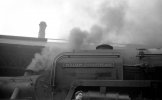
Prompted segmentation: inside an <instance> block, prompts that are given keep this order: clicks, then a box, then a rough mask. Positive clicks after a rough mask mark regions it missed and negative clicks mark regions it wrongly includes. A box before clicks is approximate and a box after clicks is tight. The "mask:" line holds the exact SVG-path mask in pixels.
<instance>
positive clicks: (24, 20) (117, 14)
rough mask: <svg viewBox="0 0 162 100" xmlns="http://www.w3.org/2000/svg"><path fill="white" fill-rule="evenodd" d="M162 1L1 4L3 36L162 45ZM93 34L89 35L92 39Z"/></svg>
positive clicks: (19, 0)
mask: <svg viewBox="0 0 162 100" xmlns="http://www.w3.org/2000/svg"><path fill="white" fill-rule="evenodd" d="M161 9H162V1H161V0H0V13H1V15H0V34H1V35H15V36H27V37H37V36H38V30H39V26H38V25H39V23H40V22H41V21H45V22H46V23H47V29H46V38H53V39H57V38H61V39H66V38H67V37H68V36H69V34H70V32H71V30H73V29H76V28H77V29H78V30H79V32H80V33H86V34H88V38H89V41H93V40H97V39H100V42H101V43H107V42H115V43H139V44H151V45H159V46H162V45H160V44H161V42H162V39H161V37H162V10H161ZM89 34H90V35H89Z"/></svg>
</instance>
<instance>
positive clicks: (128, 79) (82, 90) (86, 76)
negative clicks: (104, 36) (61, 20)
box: [0, 45, 162, 100]
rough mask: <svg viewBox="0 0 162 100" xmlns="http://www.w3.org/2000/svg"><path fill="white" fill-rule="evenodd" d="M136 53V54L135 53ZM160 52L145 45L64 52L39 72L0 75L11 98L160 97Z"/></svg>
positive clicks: (0, 85) (1, 87)
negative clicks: (127, 48)
mask: <svg viewBox="0 0 162 100" xmlns="http://www.w3.org/2000/svg"><path fill="white" fill-rule="evenodd" d="M136 54H137V55H136ZM161 60H162V56H161V54H154V53H147V51H146V50H145V49H139V50H134V51H130V52H129V53H128V52H126V51H124V50H113V47H111V46H109V45H102V46H98V47H97V50H82V51H75V52H64V53H61V54H59V55H58V56H57V57H55V59H54V61H53V66H52V69H51V70H50V71H46V72H45V73H43V74H41V75H31V76H21V77H3V78H0V97H1V98H4V99H5V100H6V99H7V100H8V99H9V100H10V99H12V100H161V99H162V96H161V92H162V85H161V84H162V81H161V79H162V78H161V76H160V75H161V72H162V62H161Z"/></svg>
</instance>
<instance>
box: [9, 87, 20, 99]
mask: <svg viewBox="0 0 162 100" xmlns="http://www.w3.org/2000/svg"><path fill="white" fill-rule="evenodd" d="M18 94H19V88H17V87H16V88H15V89H14V91H13V93H12V95H11V97H10V99H11V100H13V99H16V98H17V96H18Z"/></svg>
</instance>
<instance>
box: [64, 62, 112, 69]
mask: <svg viewBox="0 0 162 100" xmlns="http://www.w3.org/2000/svg"><path fill="white" fill-rule="evenodd" d="M62 66H63V67H64V68H83V67H84V68H85V67H88V68H102V67H103V68H105V67H114V64H113V63H62Z"/></svg>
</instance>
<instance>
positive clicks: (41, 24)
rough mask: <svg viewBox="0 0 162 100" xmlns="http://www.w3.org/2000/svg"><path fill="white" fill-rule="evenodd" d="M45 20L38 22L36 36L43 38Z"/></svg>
mask: <svg viewBox="0 0 162 100" xmlns="http://www.w3.org/2000/svg"><path fill="white" fill-rule="evenodd" d="M46 27H47V25H46V22H44V21H42V22H40V24H39V35H38V38H45V30H46Z"/></svg>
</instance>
